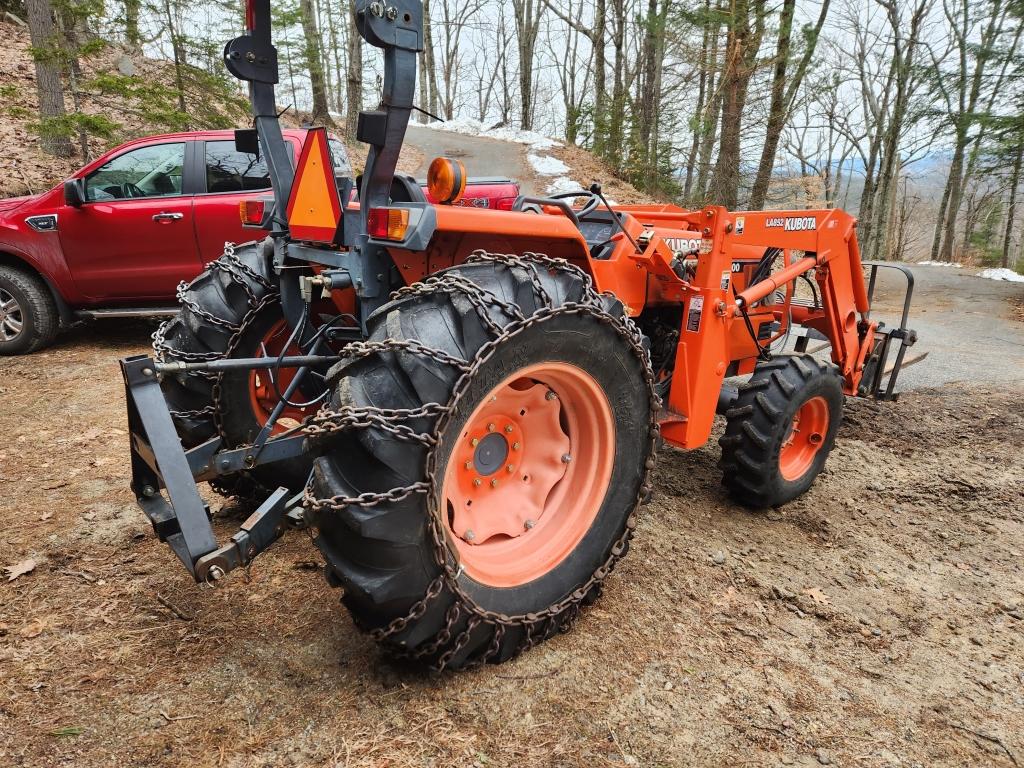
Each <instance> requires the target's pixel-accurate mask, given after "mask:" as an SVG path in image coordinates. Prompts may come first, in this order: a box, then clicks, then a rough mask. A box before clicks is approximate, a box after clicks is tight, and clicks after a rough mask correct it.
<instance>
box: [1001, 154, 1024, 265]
mask: <svg viewBox="0 0 1024 768" xmlns="http://www.w3.org/2000/svg"><path fill="white" fill-rule="evenodd" d="M1022 164H1024V141H1022V142H1021V143H1020V144H1018V146H1017V154H1016V156H1015V157H1014V158H1013V171H1012V172H1011V173H1010V191H1009V199H1008V200H1007V203H1006V229H1005V230H1004V232H1003V260H1002V265H1003V267H1009V266H1010V242H1011V240H1012V235H1013V220H1014V218H1016V215H1017V187H1018V186H1019V185H1020V169H1021V165H1022Z"/></svg>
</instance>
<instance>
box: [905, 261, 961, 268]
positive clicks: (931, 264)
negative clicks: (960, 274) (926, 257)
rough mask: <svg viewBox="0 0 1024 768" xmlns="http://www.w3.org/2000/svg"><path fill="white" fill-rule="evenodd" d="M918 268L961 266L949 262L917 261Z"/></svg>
mask: <svg viewBox="0 0 1024 768" xmlns="http://www.w3.org/2000/svg"><path fill="white" fill-rule="evenodd" d="M915 266H918V267H962V266H963V264H954V263H953V262H951V261H919V262H917V264H916V265H915Z"/></svg>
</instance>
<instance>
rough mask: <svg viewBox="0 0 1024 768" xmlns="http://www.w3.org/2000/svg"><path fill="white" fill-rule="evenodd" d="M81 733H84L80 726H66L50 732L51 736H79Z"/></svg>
mask: <svg viewBox="0 0 1024 768" xmlns="http://www.w3.org/2000/svg"><path fill="white" fill-rule="evenodd" d="M83 733H85V728H84V727H83V726H81V725H67V726H65V727H63V728H55V729H53V730H52V731H50V735H51V736H81V735H82V734H83Z"/></svg>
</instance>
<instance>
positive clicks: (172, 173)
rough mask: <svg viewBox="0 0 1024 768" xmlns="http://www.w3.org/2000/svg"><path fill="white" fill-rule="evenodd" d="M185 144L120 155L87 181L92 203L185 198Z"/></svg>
mask: <svg viewBox="0 0 1024 768" xmlns="http://www.w3.org/2000/svg"><path fill="white" fill-rule="evenodd" d="M184 165H185V143H184V142H175V143H172V144H154V145H152V146H149V147H140V148H139V149H133V150H130V151H128V152H125V153H124V154H123V155H118V156H117V157H115V158H114V159H113V160H111V161H110V162H108V163H105V164H104V165H102V166H100V167H99V168H97V169H96V170H95V171H93V172H92V173H91V174H89V176H88V177H87V178H86V179H85V199H86V200H88V201H101V200H125V199H131V198H139V197H171V196H174V195H180V194H181V181H182V167H183V166H184Z"/></svg>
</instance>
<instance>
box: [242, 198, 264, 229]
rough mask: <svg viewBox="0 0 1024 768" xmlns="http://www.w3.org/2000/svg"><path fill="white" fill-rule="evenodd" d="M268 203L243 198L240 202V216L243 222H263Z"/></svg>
mask: <svg viewBox="0 0 1024 768" xmlns="http://www.w3.org/2000/svg"><path fill="white" fill-rule="evenodd" d="M265 212H266V205H265V204H264V202H263V201H262V200H243V201H242V202H240V203H239V204H238V217H239V218H240V219H241V220H242V223H243V224H251V225H253V226H257V227H258V226H259V225H260V224H262V223H263V214H264V213H265Z"/></svg>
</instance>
